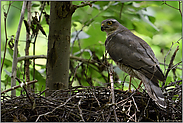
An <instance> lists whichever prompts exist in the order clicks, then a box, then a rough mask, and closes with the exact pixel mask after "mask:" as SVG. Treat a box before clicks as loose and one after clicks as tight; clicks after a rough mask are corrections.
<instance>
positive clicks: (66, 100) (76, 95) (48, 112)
mask: <svg viewBox="0 0 183 123" xmlns="http://www.w3.org/2000/svg"><path fill="white" fill-rule="evenodd" d="M78 95H80V93H77V94H76V95H73V96H72V97H70V98H69V99H67V100H66V101H65V103H64V104H61V105H59V106H57V107H56V108H54V109H53V110H52V111H50V112H47V113H45V114H40V115H39V116H38V118H37V119H36V122H38V120H39V118H40V117H41V116H45V115H48V114H50V113H53V112H54V111H55V110H56V109H58V108H60V107H62V106H64V105H65V104H67V103H68V102H69V100H71V99H72V98H74V97H76V96H78Z"/></svg>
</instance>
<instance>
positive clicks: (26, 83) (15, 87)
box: [1, 80, 38, 94]
mask: <svg viewBox="0 0 183 123" xmlns="http://www.w3.org/2000/svg"><path fill="white" fill-rule="evenodd" d="M36 82H38V81H37V80H34V81H30V82H25V83H21V84H20V85H17V86H14V87H11V88H9V89H7V90H4V91H2V92H1V94H4V93H6V92H8V91H11V90H15V89H17V88H19V87H22V86H24V85H30V84H32V83H36Z"/></svg>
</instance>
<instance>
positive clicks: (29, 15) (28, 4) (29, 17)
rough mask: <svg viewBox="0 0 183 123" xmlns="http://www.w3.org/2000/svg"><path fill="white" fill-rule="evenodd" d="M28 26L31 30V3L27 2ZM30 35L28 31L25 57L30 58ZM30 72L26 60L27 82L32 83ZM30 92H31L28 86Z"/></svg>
mask: <svg viewBox="0 0 183 123" xmlns="http://www.w3.org/2000/svg"><path fill="white" fill-rule="evenodd" d="M27 24H28V26H27V27H26V28H28V30H30V25H31V1H28V2H27ZM29 38H30V34H29V33H28V32H27V31H26V46H25V55H26V56H29V47H30V42H31V41H30V39H29ZM29 74H30V72H29V59H27V60H25V63H24V76H26V81H30V75H29ZM28 90H31V89H30V87H29V86H28Z"/></svg>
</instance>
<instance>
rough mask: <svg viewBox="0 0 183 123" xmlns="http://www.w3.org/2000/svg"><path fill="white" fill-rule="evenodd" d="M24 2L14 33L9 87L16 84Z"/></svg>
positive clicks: (12, 94)
mask: <svg viewBox="0 0 183 123" xmlns="http://www.w3.org/2000/svg"><path fill="white" fill-rule="evenodd" d="M26 4H27V1H24V2H23V5H22V11H21V15H20V21H19V24H18V29H17V33H16V37H15V44H14V52H13V62H12V77H11V87H13V86H15V85H16V80H15V77H16V73H17V54H18V40H19V36H20V30H21V26H22V21H23V19H24V13H25V9H26ZM11 96H16V91H15V90H12V92H11Z"/></svg>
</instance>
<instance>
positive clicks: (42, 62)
mask: <svg viewBox="0 0 183 123" xmlns="http://www.w3.org/2000/svg"><path fill="white" fill-rule="evenodd" d="M22 3H23V2H22V1H13V2H10V1H1V15H2V16H1V64H2V61H3V58H4V57H3V55H4V50H5V48H7V52H6V56H5V61H4V65H3V69H2V73H1V91H3V90H6V89H8V88H10V87H11V70H12V61H13V60H12V59H13V57H12V56H13V48H10V46H9V45H8V46H7V47H5V41H6V39H5V21H4V18H5V16H4V12H7V10H8V7H9V5H10V4H11V5H10V9H9V12H8V14H7V24H6V29H7V35H8V42H9V41H10V39H11V36H12V35H16V31H17V27H18V22H19V18H20V12H21V7H22ZM72 4H74V5H83V4H86V3H85V2H84V3H83V2H81V1H73V2H72ZM180 6H182V5H181V3H180V2H179V1H167V2H162V1H135V2H133V1H130V2H113V1H105V2H103V1H97V2H94V3H93V4H89V5H88V6H84V7H80V8H79V9H77V10H76V11H75V12H74V14H73V16H72V23H71V25H72V27H71V43H70V44H71V46H70V53H71V55H72V56H74V57H72V58H71V61H70V64H71V67H70V82H69V83H70V85H72V86H76V85H83V86H89V85H94V86H107V84H106V83H108V82H107V81H106V79H105V78H108V72H107V71H106V70H103V68H100V67H99V66H100V65H98V66H96V65H92V64H89V63H85V62H84V61H85V59H87V60H92V59H94V60H99V61H102V60H103V55H104V54H105V47H104V42H105V39H106V34H105V33H104V32H101V30H100V26H101V22H102V21H103V20H104V19H107V18H115V19H117V20H118V21H119V22H120V23H121V24H122V25H124V26H125V27H127V28H128V29H130V30H131V31H132V32H133V33H134V34H136V35H138V36H139V37H141V38H142V39H144V40H145V41H146V42H147V43H148V44H149V45H150V46H151V48H152V49H153V51H154V52H155V55H156V57H157V59H158V60H159V62H160V65H161V66H160V67H161V68H162V70H163V72H164V73H165V72H166V70H167V68H168V66H167V65H168V64H169V62H170V59H171V56H172V54H173V52H174V51H175V49H176V47H177V46H179V51H178V52H177V54H176V57H175V60H174V62H173V63H174V65H176V66H175V69H174V70H173V71H171V72H170V73H169V75H168V78H167V80H166V84H169V83H170V82H172V81H177V80H181V79H182V66H181V65H182V62H181V61H182V40H181V38H182V33H181V32H182V23H181V22H182V20H181V18H182V13H181V12H182V8H180ZM40 9H41V2H38V1H32V9H31V13H32V16H33V17H34V16H35V14H36V12H37V13H40ZM44 12H46V13H47V14H49V13H50V6H49V5H48V4H46V6H45V8H44ZM26 17H27V11H26V12H25V16H24V19H25V20H27V18H26ZM40 24H41V25H42V27H43V29H44V31H45V32H46V34H47V35H48V33H49V25H48V24H47V22H46V18H45V17H44V14H43V15H42V18H41V20H40ZM63 26H64V25H63ZM25 38H26V28H25V25H24V24H23V25H22V29H21V32H20V38H19V45H18V51H19V52H18V57H21V56H24V55H25V51H24V50H25ZM32 42H33V40H32V41H31V45H30V55H32V54H33V44H32ZM47 43H48V37H46V36H45V35H43V34H42V32H40V31H39V34H38V38H37V40H36V44H35V46H36V47H35V49H36V55H47ZM172 44H174V45H172ZM170 49H171V50H170ZM78 58H80V59H79V60H78ZM30 62H31V64H30V80H33V74H34V73H33V64H32V63H33V62H32V61H30ZM109 63H113V64H114V66H116V65H115V63H114V62H112V61H110V60H109ZM35 68H36V69H35V74H34V75H35V77H34V79H36V80H38V82H37V83H36V86H35V87H36V91H43V90H44V89H45V82H46V59H36V66H35ZM72 68H73V69H72ZM114 69H115V71H116V73H117V75H118V77H119V78H118V77H117V79H116V85H115V86H116V87H118V88H122V86H123V84H124V89H125V90H126V89H127V87H128V81H129V76H127V74H126V73H124V72H122V71H121V70H120V69H119V68H117V67H114ZM72 70H74V71H72ZM17 77H18V78H20V80H23V81H25V80H26V77H25V74H24V61H20V62H18V66H17ZM124 82H125V83H124ZM138 82H139V81H138V80H136V79H135V80H133V84H134V86H137V85H138V84H137V83H138ZM18 84H19V83H18V82H17V85H18ZM16 91H17V95H20V93H21V88H19V89H17V90H16ZM9 93H10V92H8V93H7V94H9Z"/></svg>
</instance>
